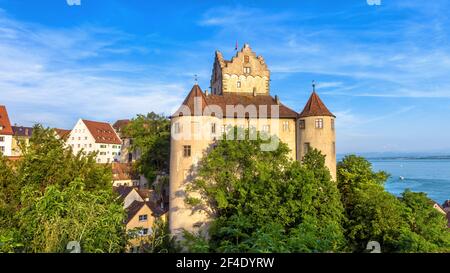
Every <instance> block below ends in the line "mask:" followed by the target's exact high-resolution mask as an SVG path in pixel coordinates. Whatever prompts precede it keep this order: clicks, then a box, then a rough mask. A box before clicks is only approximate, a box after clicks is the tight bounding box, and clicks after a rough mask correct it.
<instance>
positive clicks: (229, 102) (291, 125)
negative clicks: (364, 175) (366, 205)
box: [169, 44, 336, 236]
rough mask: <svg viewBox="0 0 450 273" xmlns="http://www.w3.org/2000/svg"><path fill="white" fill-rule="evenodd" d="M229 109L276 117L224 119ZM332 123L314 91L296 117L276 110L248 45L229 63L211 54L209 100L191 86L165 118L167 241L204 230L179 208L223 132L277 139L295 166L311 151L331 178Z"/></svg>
mask: <svg viewBox="0 0 450 273" xmlns="http://www.w3.org/2000/svg"><path fill="white" fill-rule="evenodd" d="M229 106H235V107H236V106H242V107H243V108H245V109H248V108H250V107H252V106H256V107H255V109H260V108H259V107H261V106H267V107H269V108H270V107H274V106H276V107H277V108H278V109H279V110H278V115H276V116H275V115H272V114H273V113H272V112H271V111H270V110H269V117H267V116H264V115H263V113H262V112H261V110H257V113H256V116H249V115H248V113H246V115H244V116H239V115H236V114H234V113H233V114H230V113H226V108H228V107H229ZM217 111H221V112H222V113H221V114H222V115H218V114H217V113H216V112H217ZM211 113H213V114H211ZM271 115H272V116H271ZM334 119H335V116H334V115H333V114H332V113H331V112H330V111H329V110H328V109H327V107H326V106H325V104H324V103H323V102H322V101H321V99H320V98H319V96H318V95H317V93H316V92H315V90H313V93H312V95H311V97H310V99H309V101H308V102H307V104H306V106H305V108H304V110H303V111H302V112H301V113H298V112H296V111H294V110H292V109H290V108H289V107H287V106H285V105H284V104H282V103H281V101H280V99H279V98H278V96H275V97H272V96H271V95H270V71H269V69H268V67H267V65H266V63H265V61H264V59H263V57H261V56H257V55H256V54H255V53H254V52H253V51H252V49H251V48H250V46H249V45H247V44H246V45H244V47H243V48H242V49H241V50H240V51H238V52H237V53H236V55H235V56H234V57H233V58H232V59H231V60H230V61H228V60H224V58H223V56H222V53H220V52H219V51H216V54H215V60H214V66H213V70H212V76H211V94H209V92H208V91H202V89H201V88H200V87H199V86H198V85H197V84H195V85H194V86H193V88H192V89H191V91H190V92H189V94H188V95H187V97H186V99H185V100H184V101H183V103H182V105H181V107H180V108H179V110H178V111H177V112H175V113H174V114H173V115H172V117H171V122H172V139H171V154H170V208H169V229H170V231H171V233H172V235H174V236H178V235H180V234H181V232H182V231H183V229H184V230H187V231H190V232H197V231H200V230H202V229H205V230H206V229H207V227H208V222H209V220H210V215H208V214H207V213H205V212H199V211H196V210H195V208H192V207H189V206H188V205H187V204H186V203H185V197H186V187H188V186H189V184H190V182H191V181H192V180H193V179H194V178H195V176H196V172H197V165H198V162H199V161H200V160H201V159H202V158H203V157H204V156H205V155H206V154H207V153H208V151H209V150H210V149H211V148H212V146H213V144H214V143H215V141H216V140H217V139H218V138H219V137H220V136H221V135H222V134H223V133H224V132H225V131H226V130H227V128H230V127H232V126H238V127H241V128H247V129H248V128H250V127H255V129H257V130H258V131H266V132H268V133H269V134H270V135H277V136H278V137H279V138H280V140H281V141H283V142H284V143H286V144H287V145H288V146H289V148H290V149H291V152H290V156H291V158H292V159H295V160H302V158H303V156H304V155H305V154H306V153H307V151H308V150H309V149H311V148H317V149H319V150H321V151H322V153H323V154H325V155H326V165H327V167H328V168H329V170H330V172H331V175H332V177H333V178H335V177H336V152H335V130H334Z"/></svg>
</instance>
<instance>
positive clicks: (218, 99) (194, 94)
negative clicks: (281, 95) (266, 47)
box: [173, 85, 298, 118]
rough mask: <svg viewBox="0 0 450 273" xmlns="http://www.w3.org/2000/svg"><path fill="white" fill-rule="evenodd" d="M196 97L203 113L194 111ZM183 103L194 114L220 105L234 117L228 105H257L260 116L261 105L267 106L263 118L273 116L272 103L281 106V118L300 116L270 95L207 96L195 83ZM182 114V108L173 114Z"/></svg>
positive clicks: (226, 94)
mask: <svg viewBox="0 0 450 273" xmlns="http://www.w3.org/2000/svg"><path fill="white" fill-rule="evenodd" d="M196 99H197V100H198V103H201V106H202V107H201V113H194V104H195V100H196ZM182 105H185V106H187V107H188V108H189V110H190V112H191V115H192V116H193V115H195V116H197V115H202V114H203V112H204V110H205V108H206V107H209V106H218V107H220V109H222V113H223V117H234V116H229V114H230V113H227V109H226V108H227V106H237V105H242V106H244V107H247V106H249V105H254V106H255V107H256V110H257V115H258V117H261V116H260V113H259V110H260V109H259V108H260V106H263V107H266V109H267V116H264V117H263V118H270V117H271V116H272V113H271V106H272V105H278V106H279V117H280V118H296V117H297V116H298V113H297V112H295V111H294V110H292V109H290V108H289V107H287V106H285V105H284V104H282V103H280V102H279V101H277V100H276V99H275V98H273V97H272V96H270V95H257V96H254V95H253V94H244V93H224V94H222V95H214V94H211V95H208V96H206V95H205V94H204V93H203V92H202V90H201V89H200V87H199V86H198V85H194V87H193V88H192V90H191V91H190V92H189V94H188V96H187V97H186V99H185V100H184V102H183V104H182ZM199 109H200V108H199ZM197 111H198V109H197ZM180 114H183V113H182V111H181V108H180V109H178V111H177V112H175V114H173V117H175V116H179V115H180ZM233 114H234V113H233ZM245 114H246V115H248V113H245Z"/></svg>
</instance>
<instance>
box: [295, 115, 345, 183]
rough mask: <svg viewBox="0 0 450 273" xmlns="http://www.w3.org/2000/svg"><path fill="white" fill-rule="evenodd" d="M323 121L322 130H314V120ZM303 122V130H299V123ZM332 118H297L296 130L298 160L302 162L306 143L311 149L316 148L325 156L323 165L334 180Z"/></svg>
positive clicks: (334, 163) (334, 142) (334, 162)
mask: <svg viewBox="0 0 450 273" xmlns="http://www.w3.org/2000/svg"><path fill="white" fill-rule="evenodd" d="M317 119H322V120H323V128H322V129H318V128H316V120H317ZM301 120H304V121H305V128H304V129H301V126H300V122H301ZM333 120H334V118H333V117H330V116H317V117H306V118H299V119H298V122H297V128H298V134H297V137H298V143H299V145H298V146H297V151H298V160H302V159H303V157H304V156H305V154H306V153H307V149H306V147H305V146H306V143H309V145H310V147H311V148H316V149H318V150H320V151H321V152H322V154H324V155H326V157H325V165H326V166H327V167H328V169H329V170H330V173H331V176H332V177H333V179H334V180H336V130H335V129H334V128H332V122H333Z"/></svg>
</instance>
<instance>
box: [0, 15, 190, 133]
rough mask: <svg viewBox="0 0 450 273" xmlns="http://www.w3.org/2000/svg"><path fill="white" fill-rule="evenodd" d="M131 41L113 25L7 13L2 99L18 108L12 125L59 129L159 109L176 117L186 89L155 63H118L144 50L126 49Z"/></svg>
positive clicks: (1, 25)
mask: <svg viewBox="0 0 450 273" xmlns="http://www.w3.org/2000/svg"><path fill="white" fill-rule="evenodd" d="M129 39H131V36H130V35H129V34H126V33H123V32H121V31H117V30H114V29H108V28H98V27H92V26H84V27H76V28H70V29H50V28H46V27H44V26H40V25H34V24H27V23H22V22H18V21H15V20H12V19H10V18H8V17H7V16H6V14H5V13H4V12H0V103H1V104H6V105H14V106H16V107H11V112H12V113H11V116H12V119H13V122H14V121H20V122H21V123H25V125H31V124H32V123H35V122H41V123H44V124H45V125H48V126H55V127H70V126H72V125H73V123H74V122H75V121H76V119H77V118H78V117H85V118H92V119H101V120H105V121H114V120H115V119H118V118H129V117H132V116H134V115H136V114H137V113H145V112H148V111H152V110H154V111H157V112H161V113H163V112H164V113H165V114H170V113H171V111H173V110H174V108H175V107H176V106H177V105H178V104H179V103H180V101H181V100H182V98H183V96H184V92H185V90H186V89H187V86H186V85H184V84H182V83H180V81H178V82H177V81H176V78H175V77H174V79H175V80H173V81H168V80H167V79H165V78H164V76H165V75H167V76H168V75H170V71H165V73H166V74H165V73H164V69H160V68H158V67H156V66H155V67H152V66H150V65H149V66H145V65H142V64H140V63H133V62H128V63H124V62H122V61H114V56H117V55H121V54H132V53H133V52H131V51H133V50H137V51H138V54H139V53H140V51H139V50H140V49H139V48H138V49H136V48H133V47H131V48H130V47H127V46H126V42H127V41H128V40H129ZM123 42H125V45H123ZM106 57H108V58H106ZM119 59H120V58H119ZM155 71H159V72H160V73H158V74H156V73H155Z"/></svg>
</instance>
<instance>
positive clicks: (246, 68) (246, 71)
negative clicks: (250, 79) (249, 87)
mask: <svg viewBox="0 0 450 273" xmlns="http://www.w3.org/2000/svg"><path fill="white" fill-rule="evenodd" d="M251 71H252V70H251V68H250V67H244V73H245V74H250V73H251Z"/></svg>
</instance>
